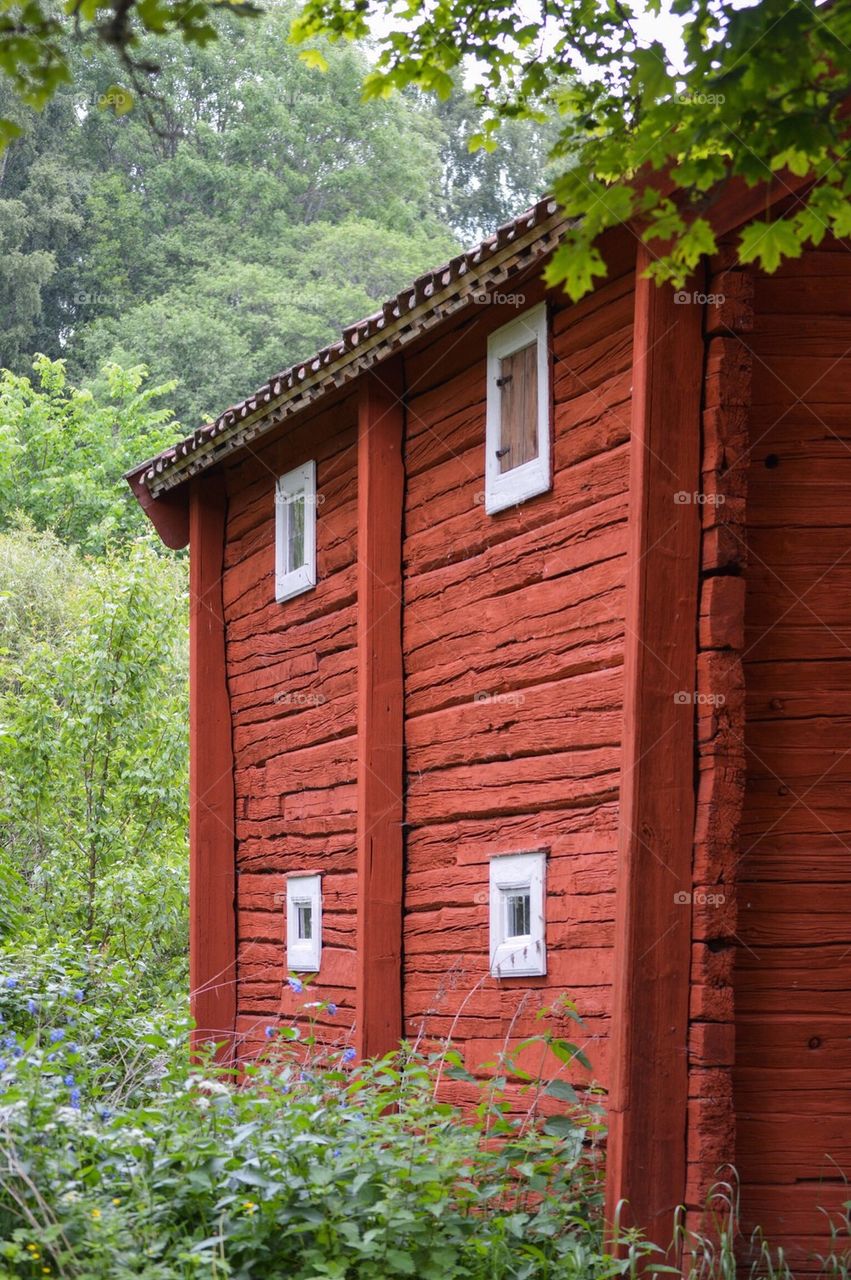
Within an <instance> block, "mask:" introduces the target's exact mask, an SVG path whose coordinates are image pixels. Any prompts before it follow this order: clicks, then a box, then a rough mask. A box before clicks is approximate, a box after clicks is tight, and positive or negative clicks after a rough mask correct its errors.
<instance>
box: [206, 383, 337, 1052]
mask: <svg viewBox="0 0 851 1280" xmlns="http://www.w3.org/2000/svg"><path fill="white" fill-rule="evenodd" d="M310 458H315V459H316V463H317V493H318V495H319V505H318V516H317V522H316V532H317V544H316V545H317V570H318V583H317V586H316V588H315V590H311V591H308V592H305V594H304V595H300V596H296V597H294V598H293V599H292V600H288V601H287V602H286V604H285V605H281V604H276V603H275V598H274V597H275V590H274V562H275V534H274V530H275V480H276V478H277V477H278V476H279V475H281V474H282V473H284V472H286V471H289V470H291V469H292V468H294V467H296V466H298V465H299V464H300V463H303V462H305V461H307V460H308V459H310ZM227 486H228V492H229V504H228V521H227V549H226V556H225V570H224V591H223V594H224V609H225V620H226V625H227V663H228V682H229V691H230V698H231V707H232V712H233V726H234V728H233V734H234V744H233V745H234V758H235V765H236V767H235V792H236V836H237V932H238V959H237V983H238V990H237V1010H238V1017H237V1032H238V1036H239V1043H240V1052H241V1053H242V1054H244V1055H248V1056H250V1055H251V1054H252V1053H254V1052H256V1050H257V1048H258V1047H259V1046H260V1045H262V1044H263V1043H265V1041H264V1031H265V1027H266V1026H268V1025H270V1024H271V1023H273V1022H274V1021H275V1017H276V1015H278V1014H279V1013H283V1014H287V1013H290V1012H292V1011H294V1010H295V1009H297V1008H299V1007H300V1006H301V1005H302V1004H303V998H302V999H299V998H297V997H296V996H294V995H293V994H292V993H291V992H290V991H289V989H288V988H287V987H286V985H285V981H284V980H285V977H286V972H287V970H286V953H285V948H284V918H285V908H284V902H285V890H286V874H287V873H288V872H293V871H304V870H307V871H321V872H322V873H323V881H322V891H323V948H322V967H321V973H320V975H319V979H318V981H317V983H316V984H315V988H316V991H317V997H316V998H318V999H327V1000H333V1001H335V1002H336V1003H337V1004H338V1005H339V1010H340V1011H339V1013H338V1015H337V1018H336V1019H335V1020H334V1021H333V1022H328V1024H327V1030H326V1034H327V1035H329V1036H335V1035H338V1034H345V1033H347V1032H349V1031H350V1029H351V1027H352V1024H353V1022H354V989H355V952H354V947H355V833H356V813H355V809H356V805H355V788H356V765H357V751H356V736H355V731H356V701H357V661H356V659H357V648H356V646H357V634H356V602H357V406H356V401H355V400H354V399H353V398H351V397H349V398H348V399H346V400H344V401H342V402H341V403H339V404H337V405H336V406H335V407H332V408H328V409H326V410H324V411H323V412H322V413H320V414H313V415H311V416H309V417H306V418H305V419H302V420H300V422H299V424H298V425H297V426H296V427H295V428H294V429H291V430H290V431H288V432H287V434H286V436H285V437H284V438H283V439H278V440H276V441H273V442H271V443H266V444H264V445H263V447H262V448H258V449H256V450H245V451H241V453H240V455H239V458H238V460H237V461H235V463H234V464H232V465H231V466H230V467H229V468H228V469H227Z"/></svg>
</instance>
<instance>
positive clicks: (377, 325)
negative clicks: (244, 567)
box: [127, 197, 568, 498]
mask: <svg viewBox="0 0 851 1280" xmlns="http://www.w3.org/2000/svg"><path fill="white" fill-rule="evenodd" d="M567 225H568V224H567V220H566V219H565V218H564V216H563V215H562V214H561V213H560V212H559V208H558V205H557V203H556V201H555V200H553V199H552V198H551V197H544V198H543V199H542V200H539V201H538V202H537V204H535V205H533V206H532V207H531V208H529V209H526V210H525V211H524V212H523V213H521V214H520V215H519V216H518V217H516V218H514V219H512V220H511V221H510V222H508V223H505V224H504V225H503V226H502V227H499V228H498V229H497V231H496V232H495V233H494V234H492V235H490V236H488V237H487V239H485V240H483V241H482V242H481V244H478V245H476V246H474V248H472V249H470V250H467V251H466V252H464V253H460V254H456V256H455V257H454V258H452V259H451V260H450V261H449V262H448V263H445V264H444V265H443V266H441V267H437V268H436V269H435V270H434V271H429V272H426V273H424V274H423V275H422V276H419V277H418V278H417V279H416V280H415V281H414V282H413V283H412V284H410V285H407V286H406V287H405V288H404V289H402V290H401V291H400V292H399V293H398V294H397V295H396V296H395V297H394V298H391V299H389V300H388V301H387V302H385V303H384V304H383V306H382V307H380V308H379V309H378V310H376V311H374V312H373V313H372V314H371V315H369V316H367V317H365V318H364V319H363V320H359V321H357V322H356V323H355V324H352V325H348V326H346V328H345V329H343V332H342V335H341V337H340V338H339V339H337V340H336V341H335V342H333V343H330V344H329V345H328V346H326V347H323V348H322V349H321V350H320V351H318V352H316V353H315V354H314V355H312V356H310V357H308V359H306V360H300V361H298V362H296V363H295V364H293V365H291V366H290V367H289V368H288V369H285V370H283V371H282V372H281V373H279V374H276V375H275V377H273V378H270V380H269V381H268V382H267V383H265V384H264V385H263V386H262V387H260V388H259V389H258V390H257V391H255V392H254V394H253V395H251V396H249V397H248V398H247V399H245V400H243V401H242V402H241V403H240V404H238V405H234V406H232V407H231V408H229V409H226V410H225V412H224V413H222V414H220V415H219V417H218V418H216V420H215V422H212V423H208V424H205V425H204V426H202V427H199V428H197V429H196V430H195V431H193V432H192V433H191V435H189V436H186V437H185V438H184V439H183V440H179V441H177V442H176V443H175V444H173V445H169V447H168V448H167V449H164V450H163V451H162V453H159V454H157V456H156V457H154V458H151V459H150V460H149V461H148V462H146V463H143V464H141V465H140V466H138V467H134V468H133V470H132V471H131V472H129V473H128V477H127V478H128V480H129V479H130V477H131V476H133V477H134V479H136V484H133V485H131V487H132V488H133V489H134V492H135V493H136V496H137V497H138V496H139V494H138V483H139V480H141V482H142V483H143V484H144V485H145V487H146V489H147V490H148V492H149V493H150V495H151V496H152V497H154V498H160V497H162V496H163V495H164V494H166V493H167V492H169V491H170V490H173V489H175V488H176V487H177V486H179V485H182V484H184V483H185V482H186V481H187V480H188V479H189V478H190V477H191V476H193V475H197V473H198V472H199V471H202V470H205V469H206V468H207V467H210V466H213V465H214V464H215V463H216V462H218V461H220V459H221V458H223V457H224V456H226V455H227V454H229V453H231V452H233V451H234V450H236V449H239V448H241V447H242V446H243V445H245V444H248V443H249V442H250V441H251V440H253V439H255V438H256V437H257V436H258V435H262V434H265V433H266V432H267V431H269V430H271V429H272V428H273V427H275V426H277V425H278V424H279V423H280V422H281V421H282V420H283V419H284V418H285V417H288V416H290V414H292V413H294V412H296V411H297V410H299V409H302V408H304V407H305V406H306V405H307V404H310V403H312V402H313V401H314V400H317V399H319V398H320V397H321V396H322V395H323V394H324V393H325V391H327V390H330V389H332V388H336V387H338V386H340V385H341V383H342V382H343V381H347V380H348V379H349V378H351V377H355V376H357V375H358V374H360V373H362V372H364V371H365V370H366V369H368V368H371V367H372V366H373V365H376V364H378V363H380V362H381V361H382V360H384V359H386V358H387V357H389V356H390V354H391V353H392V352H394V351H398V349H399V347H400V346H402V345H406V344H407V343H408V342H411V341H413V339H414V338H416V337H418V336H419V335H420V333H421V332H424V331H425V330H426V329H427V328H429V327H431V324H433V323H434V319H435V313H436V314H437V315H438V316H439V319H440V320H441V321H442V320H444V319H446V318H447V317H448V316H450V315H452V314H454V312H455V311H457V310H459V309H460V308H461V307H463V306H467V305H469V303H470V301H471V298H472V296H473V295H474V294H475V293H478V292H480V291H481V289H482V288H483V287H484V286H485V285H486V284H497V283H501V282H502V280H503V279H504V278H505V277H506V275H507V274H508V270H509V268H510V267H511V266H512V265H513V264H515V263H516V262H519V261H523V260H524V259H525V260H528V259H529V258H530V257H533V256H543V255H544V253H546V252H549V250H550V249H551V248H552V247H553V246H554V244H555V242H556V241H557V239H558V237H559V236H560V234H561V232H562V231H563V230H564V228H565V227H566V226H567Z"/></svg>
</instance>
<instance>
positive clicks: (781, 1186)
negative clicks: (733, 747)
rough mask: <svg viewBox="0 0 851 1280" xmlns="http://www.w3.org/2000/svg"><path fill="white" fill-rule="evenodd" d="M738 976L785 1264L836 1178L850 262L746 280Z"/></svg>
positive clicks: (750, 1171) (749, 1211)
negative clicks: (743, 781) (748, 330)
mask: <svg viewBox="0 0 851 1280" xmlns="http://www.w3.org/2000/svg"><path fill="white" fill-rule="evenodd" d="M748 345H749V346H750V348H751V350H752V352H753V372H752V408H751V411H750V437H751V438H750V455H749V468H748V501H747V512H748V544H749V546H748V554H749V562H748V568H747V611H746V623H747V626H746V637H745V649H744V670H745V680H746V687H747V726H746V748H747V757H748V764H747V790H746V798H745V808H744V820H743V830H742V839H741V862H740V865H739V889H738V918H739V919H738V934H739V937H740V940H741V946H740V947H739V950H738V957H737V973H736V993H735V994H736V1069H735V1076H734V1085H735V1102H736V1112H737V1120H736V1123H737V1135H738V1153H737V1161H738V1165H739V1169H740V1172H741V1175H742V1178H743V1183H744V1185H743V1193H742V1200H743V1208H744V1214H745V1220H746V1224H750V1223H753V1222H756V1221H758V1222H760V1223H761V1225H762V1226H763V1227H764V1228H765V1230H766V1232H767V1234H768V1235H769V1237H770V1238H773V1240H774V1243H777V1244H783V1245H785V1246H787V1248H788V1249H789V1257H790V1260H792V1262H793V1266H794V1268H795V1269H796V1270H804V1269H806V1264H805V1263H803V1262H802V1259H803V1257H804V1255H805V1254H806V1253H807V1251H808V1250H810V1249H819V1250H821V1251H824V1250H826V1247H827V1231H826V1224H825V1221H824V1219H823V1217H822V1216H821V1215H819V1214H818V1213H817V1211H816V1206H817V1205H825V1206H826V1207H828V1208H831V1207H834V1206H835V1205H836V1203H837V1202H838V1201H840V1200H844V1199H846V1198H847V1187H846V1186H845V1185H844V1184H843V1183H842V1182H841V1180H840V1179H841V1175H842V1174H843V1173H844V1174H847V1173H848V1171H849V1169H851V1090H849V1087H848V1080H849V1074H848V1073H849V1067H851V996H849V992H851V756H850V755H849V746H850V745H851V738H849V724H851V434H849V402H851V361H850V360H849V356H848V352H849V349H851V255H849V253H848V249H847V246H842V247H837V246H834V247H832V248H828V249H822V250H819V251H818V252H815V251H813V252H808V253H806V254H805V255H804V256H803V258H802V259H801V260H800V261H799V262H796V263H793V264H791V265H790V266H789V267H787V268H785V269H783V270H782V271H781V272H779V273H778V274H777V275H775V276H773V277H770V278H767V279H761V278H757V280H756V285H755V322H754V332H753V334H752V336H751V337H750V339H749V343H748Z"/></svg>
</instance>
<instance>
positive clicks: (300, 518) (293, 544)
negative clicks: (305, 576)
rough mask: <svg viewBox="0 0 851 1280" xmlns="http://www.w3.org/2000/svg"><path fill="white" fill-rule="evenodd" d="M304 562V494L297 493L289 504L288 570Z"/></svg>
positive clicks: (298, 566) (290, 570)
mask: <svg viewBox="0 0 851 1280" xmlns="http://www.w3.org/2000/svg"><path fill="white" fill-rule="evenodd" d="M303 564H304V494H303V493H297V494H295V496H294V497H292V498H290V501H289V503H288V504H287V572H288V573H292V571H293V569H300V568H301V566H302V565H303Z"/></svg>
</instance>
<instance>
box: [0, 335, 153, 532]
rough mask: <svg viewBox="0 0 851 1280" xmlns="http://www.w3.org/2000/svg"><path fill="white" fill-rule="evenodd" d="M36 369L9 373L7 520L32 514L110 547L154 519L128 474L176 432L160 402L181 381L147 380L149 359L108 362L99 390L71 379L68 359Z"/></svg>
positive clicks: (1, 422) (1, 487)
mask: <svg viewBox="0 0 851 1280" xmlns="http://www.w3.org/2000/svg"><path fill="white" fill-rule="evenodd" d="M33 369H34V372H35V375H36V377H35V380H34V381H33V380H31V379H29V378H26V377H21V376H19V375H17V374H13V373H10V372H9V371H8V370H3V371H0V511H2V512H3V513H5V521H4V522H3V523H5V527H7V528H8V527H9V526H10V524H12V522H13V521H19V520H20V517H21V516H23V517H24V518H25V519H27V520H29V521H30V522H31V524H33V525H34V526H35V527H36V528H38V529H45V530H46V529H51V530H53V531H54V532H56V533H58V534H59V535H60V537H61V538H62V539H63V541H64V542H67V543H75V544H76V545H77V546H79V547H81V548H82V549H83V550H85V551H88V552H90V553H94V554H97V555H100V554H102V553H103V552H104V551H105V550H106V549H107V548H108V547H109V546H110V545H121V544H123V543H126V542H127V541H128V540H129V539H130V538H131V537H132V536H134V535H135V534H138V533H140V532H141V531H142V530H143V529H144V527H145V520H144V517H143V516H142V513H141V511H140V509H139V507H138V505H137V503H136V501H135V499H134V498H133V496H132V495H131V493H130V490H129V489H128V487H127V485H126V484H125V483H124V482H123V480H122V475H123V473H124V472H125V471H127V470H129V469H130V467H131V466H132V465H133V464H134V463H137V462H139V461H143V460H144V459H145V458H148V457H151V455H152V454H154V453H156V452H158V450H160V449H162V448H164V447H165V446H166V445H167V444H168V443H170V442H172V441H173V440H174V439H175V438H176V436H177V434H178V430H177V428H176V425H175V423H174V422H173V420H172V416H171V413H170V411H169V410H168V409H166V408H158V407H156V405H155V403H154V402H155V401H157V400H160V399H161V398H162V397H163V396H164V395H168V394H169V393H170V392H171V391H173V390H174V386H173V384H166V385H164V386H149V387H146V386H145V385H144V383H145V379H146V375H147V371H146V370H145V368H144V366H142V365H139V366H136V367H135V368H132V369H121V368H120V367H119V366H118V365H107V366H106V367H105V368H104V369H103V371H102V375H101V378H100V381H99V383H98V384H96V385H95V387H94V388H93V389H91V390H81V389H79V388H77V387H73V386H69V385H68V383H67V381H66V377H65V367H64V363H63V361H61V360H56V361H52V360H49V359H48V358H47V357H46V356H37V357H36V360H35V363H34V365H33ZM0 527H2V524H0Z"/></svg>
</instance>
